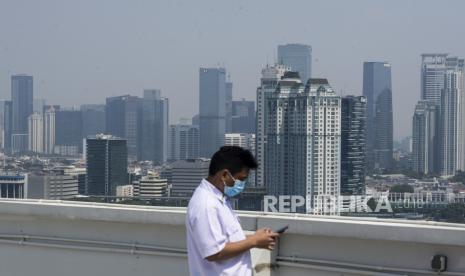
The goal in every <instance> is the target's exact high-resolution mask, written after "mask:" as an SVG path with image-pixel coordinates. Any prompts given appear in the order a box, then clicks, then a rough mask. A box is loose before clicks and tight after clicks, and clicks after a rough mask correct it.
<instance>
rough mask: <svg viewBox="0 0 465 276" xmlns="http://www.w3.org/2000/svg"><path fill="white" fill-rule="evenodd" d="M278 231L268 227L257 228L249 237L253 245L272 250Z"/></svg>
mask: <svg viewBox="0 0 465 276" xmlns="http://www.w3.org/2000/svg"><path fill="white" fill-rule="evenodd" d="M277 237H279V234H278V233H275V232H273V231H272V230H271V229H270V228H261V229H258V230H257V231H256V232H255V234H253V235H251V236H250V238H251V239H252V241H253V243H254V247H257V248H263V249H268V250H273V249H274V247H275V245H276V238H277Z"/></svg>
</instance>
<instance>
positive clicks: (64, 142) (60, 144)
mask: <svg viewBox="0 0 465 276" xmlns="http://www.w3.org/2000/svg"><path fill="white" fill-rule="evenodd" d="M54 153H56V154H59V155H66V156H77V155H79V153H82V113H81V111H79V110H59V111H56V112H55V147H54Z"/></svg>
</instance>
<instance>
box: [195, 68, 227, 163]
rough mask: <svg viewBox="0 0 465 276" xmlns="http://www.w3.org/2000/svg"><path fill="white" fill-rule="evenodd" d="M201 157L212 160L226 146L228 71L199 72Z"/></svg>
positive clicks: (207, 69)
mask: <svg viewBox="0 0 465 276" xmlns="http://www.w3.org/2000/svg"><path fill="white" fill-rule="evenodd" d="M199 78H200V81H199V97H200V99H199V120H200V125H199V130H200V156H201V157H206V158H210V157H211V156H212V155H213V153H215V152H216V151H217V150H218V149H219V148H220V147H221V146H222V145H223V144H224V134H225V132H226V119H225V117H226V70H225V69H224V68H200V70H199Z"/></svg>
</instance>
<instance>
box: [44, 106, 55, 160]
mask: <svg viewBox="0 0 465 276" xmlns="http://www.w3.org/2000/svg"><path fill="white" fill-rule="evenodd" d="M54 148H55V107H53V106H50V107H47V109H46V110H45V113H44V152H45V153H46V154H53V153H54Z"/></svg>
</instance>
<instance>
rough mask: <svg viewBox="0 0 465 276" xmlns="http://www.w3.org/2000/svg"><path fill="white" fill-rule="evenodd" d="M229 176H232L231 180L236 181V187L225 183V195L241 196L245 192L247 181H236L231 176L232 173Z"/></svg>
mask: <svg viewBox="0 0 465 276" xmlns="http://www.w3.org/2000/svg"><path fill="white" fill-rule="evenodd" d="M228 173H229V172H228ZM229 176H231V178H232V179H234V186H232V187H229V186H228V185H226V183H225V185H224V194H225V195H227V196H228V197H233V196H237V195H238V194H240V193H241V192H242V191H243V190H244V188H245V183H246V181H242V180H239V179H235V178H234V177H233V176H232V175H231V173H229Z"/></svg>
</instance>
